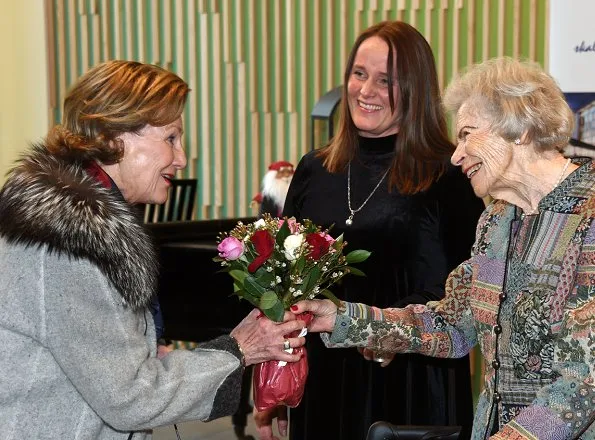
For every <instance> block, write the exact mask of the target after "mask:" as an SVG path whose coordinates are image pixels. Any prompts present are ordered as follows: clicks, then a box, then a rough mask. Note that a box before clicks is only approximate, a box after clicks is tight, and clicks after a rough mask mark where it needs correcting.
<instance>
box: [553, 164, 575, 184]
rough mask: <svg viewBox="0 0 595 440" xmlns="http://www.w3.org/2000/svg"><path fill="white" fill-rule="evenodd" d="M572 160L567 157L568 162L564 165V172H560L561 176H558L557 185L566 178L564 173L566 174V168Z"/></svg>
mask: <svg viewBox="0 0 595 440" xmlns="http://www.w3.org/2000/svg"><path fill="white" fill-rule="evenodd" d="M570 162H571V159H570V158H568V159H566V164H565V165H564V168H562V172H561V173H560V177H558V181H557V182H556V185H555V186H558V185H560V184H561V183H562V180H564V174H566V170H567V169H568V165H570Z"/></svg>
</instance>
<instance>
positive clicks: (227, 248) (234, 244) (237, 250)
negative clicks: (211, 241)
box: [217, 237, 244, 260]
mask: <svg viewBox="0 0 595 440" xmlns="http://www.w3.org/2000/svg"><path fill="white" fill-rule="evenodd" d="M217 250H218V251H219V256H220V257H221V258H225V259H226V260H237V259H238V258H240V257H241V256H242V254H243V253H244V243H242V242H241V241H240V240H238V239H237V238H235V237H226V238H224V239H223V240H222V241H221V243H219V245H218V246H217Z"/></svg>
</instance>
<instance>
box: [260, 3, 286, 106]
mask: <svg viewBox="0 0 595 440" xmlns="http://www.w3.org/2000/svg"><path fill="white" fill-rule="evenodd" d="M271 15H272V17H273V22H272V23H271V25H272V26H273V29H271V30H270V33H271V34H272V35H273V41H272V44H271V46H270V47H269V50H270V51H271V52H272V53H274V54H275V64H274V65H273V70H274V75H271V79H272V81H273V84H272V88H273V89H274V90H275V102H274V103H273V109H274V111H275V112H283V99H282V97H283V92H282V90H281V86H282V83H283V79H282V78H283V75H285V71H284V69H283V67H282V65H281V61H282V59H283V57H282V55H281V8H280V7H279V2H274V3H273V8H272V11H271ZM265 56H267V55H265ZM265 63H266V61H265ZM267 88H268V87H267Z"/></svg>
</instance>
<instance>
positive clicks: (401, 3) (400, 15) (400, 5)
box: [397, 0, 407, 21]
mask: <svg viewBox="0 0 595 440" xmlns="http://www.w3.org/2000/svg"><path fill="white" fill-rule="evenodd" d="M406 9H407V1H406V0H398V1H397V20H399V21H405V10H406Z"/></svg>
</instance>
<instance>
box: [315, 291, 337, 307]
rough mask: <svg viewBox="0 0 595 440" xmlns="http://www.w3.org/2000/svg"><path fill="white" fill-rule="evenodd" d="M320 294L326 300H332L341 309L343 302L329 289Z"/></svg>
mask: <svg viewBox="0 0 595 440" xmlns="http://www.w3.org/2000/svg"><path fill="white" fill-rule="evenodd" d="M320 294H321V295H322V296H324V297H325V298H328V299H330V300H331V301H332V302H333V303H334V304H335V305H336V306H337V307H339V306H340V305H341V301H340V300H339V298H337V297H336V296H335V295H334V293H333V292H331V291H330V290H328V289H323V290H321V291H320Z"/></svg>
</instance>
